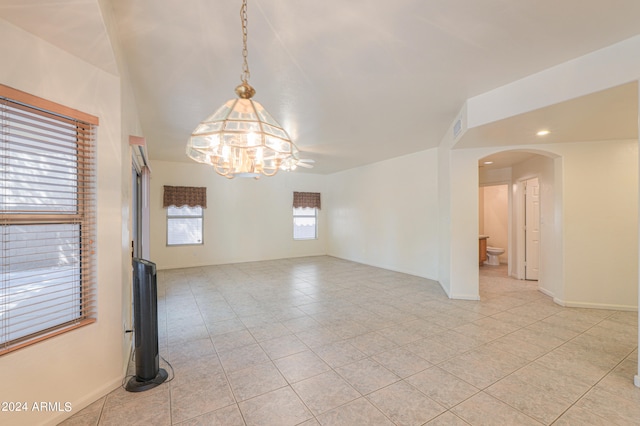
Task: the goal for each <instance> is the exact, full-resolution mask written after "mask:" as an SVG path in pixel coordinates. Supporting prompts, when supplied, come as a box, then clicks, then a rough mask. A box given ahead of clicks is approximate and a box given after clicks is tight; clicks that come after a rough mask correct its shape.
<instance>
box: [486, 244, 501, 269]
mask: <svg viewBox="0 0 640 426" xmlns="http://www.w3.org/2000/svg"><path fill="white" fill-rule="evenodd" d="M502 253H504V249H503V248H501V247H489V246H487V261H486V262H485V265H493V266H497V265H500V259H498V256H500V255H501V254H502Z"/></svg>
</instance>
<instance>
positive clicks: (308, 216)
mask: <svg viewBox="0 0 640 426" xmlns="http://www.w3.org/2000/svg"><path fill="white" fill-rule="evenodd" d="M297 209H313V214H296V210H297ZM292 212H293V222H292V223H293V228H292V230H293V240H294V241H309V240H317V239H318V208H317V207H293V210H292ZM297 218H313V219H314V231H313V237H308V238H296V219H297Z"/></svg>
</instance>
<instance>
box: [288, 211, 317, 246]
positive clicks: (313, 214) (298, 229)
mask: <svg viewBox="0 0 640 426" xmlns="http://www.w3.org/2000/svg"><path fill="white" fill-rule="evenodd" d="M316 238H318V209H317V208H315V207H294V208H293V239H294V240H315V239H316Z"/></svg>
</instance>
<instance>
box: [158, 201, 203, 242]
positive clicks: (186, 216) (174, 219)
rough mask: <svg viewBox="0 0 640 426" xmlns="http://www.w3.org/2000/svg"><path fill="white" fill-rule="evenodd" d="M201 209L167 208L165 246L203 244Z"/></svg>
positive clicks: (185, 207) (196, 207)
mask: <svg viewBox="0 0 640 426" xmlns="http://www.w3.org/2000/svg"><path fill="white" fill-rule="evenodd" d="M202 210H203V209H202V207H200V206H195V207H189V206H182V207H176V206H169V207H167V245H169V246H178V245H188V244H203V242H202V219H203V217H202Z"/></svg>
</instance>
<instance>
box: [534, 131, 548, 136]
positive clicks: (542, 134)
mask: <svg viewBox="0 0 640 426" xmlns="http://www.w3.org/2000/svg"><path fill="white" fill-rule="evenodd" d="M549 133H551V132H550V131H548V130H540V131H539V132H538V133H536V135H538V136H547V135H548V134H549Z"/></svg>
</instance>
